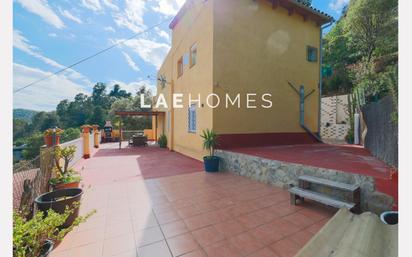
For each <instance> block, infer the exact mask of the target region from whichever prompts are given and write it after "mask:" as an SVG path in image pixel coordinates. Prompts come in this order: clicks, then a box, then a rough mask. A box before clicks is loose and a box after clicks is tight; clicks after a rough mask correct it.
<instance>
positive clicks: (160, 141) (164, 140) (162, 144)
mask: <svg viewBox="0 0 412 257" xmlns="http://www.w3.org/2000/svg"><path fill="white" fill-rule="evenodd" d="M157 143H158V144H159V146H160V148H166V147H167V137H166V135H165V134H162V135H160V137H159V139H158V140H157Z"/></svg>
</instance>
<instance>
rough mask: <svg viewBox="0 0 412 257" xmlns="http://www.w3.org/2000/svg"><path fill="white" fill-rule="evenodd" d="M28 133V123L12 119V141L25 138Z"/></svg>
mask: <svg viewBox="0 0 412 257" xmlns="http://www.w3.org/2000/svg"><path fill="white" fill-rule="evenodd" d="M29 132H30V131H29V123H28V122H27V121H24V120H21V119H13V141H16V140H18V139H20V138H23V137H25V136H27V135H28V133H29Z"/></svg>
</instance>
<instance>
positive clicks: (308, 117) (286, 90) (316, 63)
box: [155, 0, 332, 159]
mask: <svg viewBox="0 0 412 257" xmlns="http://www.w3.org/2000/svg"><path fill="white" fill-rule="evenodd" d="M331 21H332V18H331V17H330V16H328V15H326V14H324V13H322V12H320V11H319V10H316V9H314V8H312V7H310V6H309V5H305V4H303V3H301V1H294V0H269V1H268V0H260V1H258V0H256V1H253V0H188V1H186V3H185V4H184V5H183V7H182V9H181V10H180V11H179V13H178V14H177V16H176V17H175V18H174V19H173V21H172V22H171V24H170V28H171V29H172V31H173V33H172V46H171V49H170V51H169V53H168V55H167V57H166V59H165V60H164V62H163V64H162V66H161V68H160V70H159V72H158V85H157V96H156V97H155V102H156V100H159V98H161V97H162V96H164V100H166V102H167V104H168V106H164V105H162V106H160V105H159V106H157V108H156V110H158V111H164V112H165V115H164V116H162V118H160V119H159V120H158V123H157V126H158V127H159V128H161V129H159V134H161V133H164V134H165V135H166V136H167V139H168V147H169V149H171V150H174V151H178V152H181V153H183V154H185V155H188V156H191V157H194V158H197V159H200V158H201V157H202V156H203V155H205V152H204V151H203V150H202V140H201V137H200V136H199V135H200V134H201V133H202V131H203V130H204V129H206V128H209V129H213V130H214V131H215V132H217V133H218V134H219V135H220V139H219V143H220V144H219V146H220V147H221V148H230V147H242V146H262V145H278V144H297V143H311V142H314V141H315V138H314V137H313V136H312V135H311V134H310V131H312V132H313V133H314V134H316V133H318V131H319V130H318V128H319V108H320V105H319V102H320V91H321V85H320V81H321V73H320V62H321V60H320V49H321V46H320V44H321V40H320V39H321V34H322V25H323V24H326V23H329V22H331ZM289 82H290V83H291V84H293V85H295V89H297V90H298V91H299V86H301V85H303V86H304V91H305V95H308V96H307V97H306V98H305V101H304V116H302V117H304V120H303V121H304V124H305V127H306V129H307V130H308V131H306V130H305V129H304V128H303V127H302V124H301V122H300V102H299V100H300V98H299V95H298V94H297V91H296V90H294V89H293V87H291V86H290V84H289ZM211 94H213V95H212V96H210V95H211ZM161 95H162V96H161ZM199 95H200V97H199ZM238 95H239V99H237V98H236V97H237V96H238ZM174 98H175V99H174ZM228 98H229V99H228ZM198 99H200V101H197V100H198ZM173 100H175V101H177V102H178V103H180V102H179V101H181V103H182V105H183V108H176V107H175V108H173V106H172V103H173ZM269 102H270V104H269ZM249 104H250V105H249ZM215 106H216V107H215ZM253 106H254V107H255V108H250V107H253ZM212 107H215V108H212Z"/></svg>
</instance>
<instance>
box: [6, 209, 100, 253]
mask: <svg viewBox="0 0 412 257" xmlns="http://www.w3.org/2000/svg"><path fill="white" fill-rule="evenodd" d="M71 212H73V209H70V208H67V209H66V211H65V212H64V213H63V214H59V213H56V212H54V211H53V210H49V211H48V212H47V214H46V215H45V214H44V213H43V212H41V211H39V212H37V213H36V214H35V215H34V216H33V218H31V219H27V218H26V215H24V214H23V213H21V212H14V213H13V256H14V257H46V256H48V255H49V254H50V252H51V251H52V250H53V247H54V245H55V244H57V243H59V242H60V241H61V240H62V239H63V237H64V236H65V235H66V234H67V233H69V232H70V231H72V230H73V228H74V227H76V226H78V225H80V223H82V222H84V221H86V220H87V219H88V218H89V217H90V216H91V215H93V214H94V213H95V211H92V212H90V213H88V214H87V215H86V216H82V217H78V218H77V219H76V220H75V222H73V224H72V225H71V226H70V227H68V228H65V229H61V228H60V227H61V226H62V225H63V224H64V223H65V222H66V219H67V218H68V217H69V216H70V214H71Z"/></svg>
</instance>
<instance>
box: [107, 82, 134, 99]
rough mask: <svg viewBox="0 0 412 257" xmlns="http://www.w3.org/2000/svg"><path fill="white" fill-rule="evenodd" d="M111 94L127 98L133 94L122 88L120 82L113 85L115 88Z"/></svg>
mask: <svg viewBox="0 0 412 257" xmlns="http://www.w3.org/2000/svg"><path fill="white" fill-rule="evenodd" d="M109 96H111V97H115V98H125V97H126V98H127V97H131V96H132V94H131V93H128V92H127V91H126V90H123V89H120V86H119V85H118V84H115V85H114V86H113V89H112V90H111V91H110V93H109Z"/></svg>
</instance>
